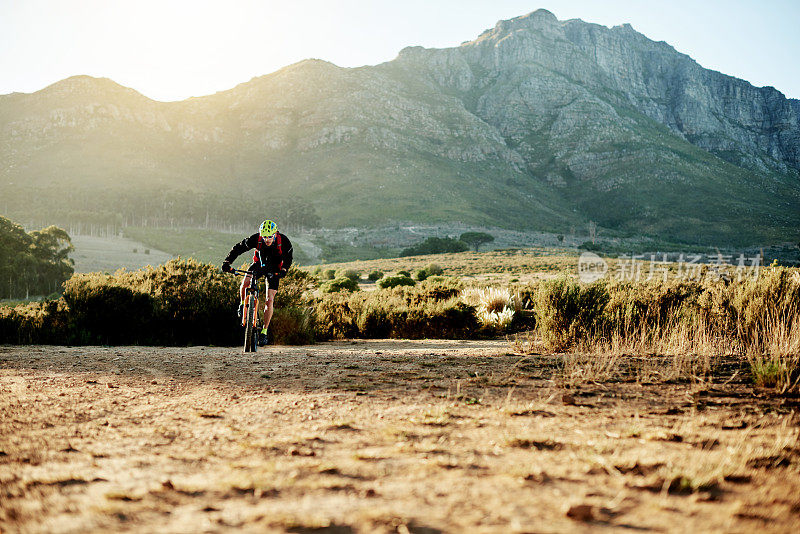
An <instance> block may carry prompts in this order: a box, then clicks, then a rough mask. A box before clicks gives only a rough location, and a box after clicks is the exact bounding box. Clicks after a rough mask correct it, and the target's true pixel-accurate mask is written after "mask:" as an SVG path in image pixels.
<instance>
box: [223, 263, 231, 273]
mask: <svg viewBox="0 0 800 534" xmlns="http://www.w3.org/2000/svg"><path fill="white" fill-rule="evenodd" d="M222 272H223V273H231V272H233V267H231V262H229V261H223V262H222Z"/></svg>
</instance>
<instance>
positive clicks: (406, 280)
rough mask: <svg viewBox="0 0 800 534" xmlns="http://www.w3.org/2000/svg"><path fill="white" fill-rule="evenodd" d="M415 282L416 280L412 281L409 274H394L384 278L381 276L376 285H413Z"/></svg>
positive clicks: (389, 286) (385, 286) (384, 287)
mask: <svg viewBox="0 0 800 534" xmlns="http://www.w3.org/2000/svg"><path fill="white" fill-rule="evenodd" d="M415 283H416V282H414V280H413V279H412V278H411V277H410V276H408V275H402V274H398V275H396V276H387V277H385V278H381V279H380V280H378V287H379V288H381V289H387V288H391V287H397V286H413V285H415Z"/></svg>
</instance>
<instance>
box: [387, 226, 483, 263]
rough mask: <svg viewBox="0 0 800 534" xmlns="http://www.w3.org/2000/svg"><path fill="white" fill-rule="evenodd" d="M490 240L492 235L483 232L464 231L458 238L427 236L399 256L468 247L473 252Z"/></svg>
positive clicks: (434, 252)
mask: <svg viewBox="0 0 800 534" xmlns="http://www.w3.org/2000/svg"><path fill="white" fill-rule="evenodd" d="M492 241H494V236H492V235H491V234H487V233H484V232H464V233H463V234H461V236H460V237H459V238H458V239H454V238H452V237H429V238H427V239H426V240H425V241H423V242H422V243H418V244H417V245H414V246H413V247H408V248H406V249H403V251H402V252H400V257H401V258H403V257H406V256H422V255H426V254H446V253H449V252H464V251H465V250H468V249H469V248H470V247H472V248H473V249H474V250H475V252H478V248H480V246H481V245H483V244H484V243H491V242H492Z"/></svg>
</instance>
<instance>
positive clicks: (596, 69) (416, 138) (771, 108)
mask: <svg viewBox="0 0 800 534" xmlns="http://www.w3.org/2000/svg"><path fill="white" fill-rule="evenodd" d="M0 161H2V167H1V168H0V196H2V197H4V200H0V210H4V211H3V214H6V215H9V216H11V217H12V218H13V217H14V216H15V215H16V216H18V217H21V218H22V220H36V221H43V222H48V221H46V220H45V219H47V218H48V217H49V216H53V214H54V213H59V214H61V216H62V217H92V216H95V217H97V216H99V214H118V213H120V212H121V210H124V209H132V208H130V206H134V205H136V206H139V205H140V204H141V202H139V201H140V200H141V199H144V200H143V202H145V204H146V203H147V199H157V198H160V195H163V194H164V192H169V191H173V192H174V191H183V192H185V193H186V194H190V195H193V194H197V195H204V197H205V198H210V199H213V198H215V196H216V195H220V196H222V195H225V196H233V197H247V198H250V199H253V198H255V199H264V200H263V202H264V205H265V206H267V208H265V211H267V210H268V206H269V205H270V202H271V199H276V198H298V199H302V200H303V201H307V202H310V203H311V204H313V206H314V208H315V210H316V212H317V214H318V215H319V216H320V218H321V224H322V225H324V226H326V227H333V228H336V227H375V226H382V225H391V224H405V223H424V224H431V223H442V224H447V223H460V224H466V225H470V226H474V227H486V228H490V227H503V228H511V229H522V230H538V231H550V232H566V231H569V230H570V229H574V228H575V226H582V225H585V224H587V223H589V222H590V221H593V222H594V223H596V224H597V225H598V226H599V227H600V228H602V229H604V231H606V232H607V233H609V234H610V235H620V236H624V235H647V236H652V237H656V238H659V239H663V240H669V241H677V242H691V243H704V244H747V245H752V244H760V243H773V242H779V241H785V240H792V241H793V242H796V241H797V239H798V233H800V101H798V100H794V99H789V98H786V97H785V96H784V95H783V94H781V93H780V92H779V91H777V90H776V89H774V88H772V87H761V88H759V87H754V86H753V85H751V84H750V83H748V82H746V81H744V80H740V79H737V78H734V77H731V76H726V75H724V74H721V73H719V72H715V71H712V70H708V69H705V68H703V67H701V66H700V65H698V64H697V63H696V62H695V61H694V60H693V59H692V58H690V57H689V56H687V55H685V54H682V53H680V52H677V51H676V50H675V49H674V48H673V47H671V46H670V45H668V44H666V43H664V42H654V41H652V40H650V39H648V38H647V37H645V36H644V35H642V34H640V33H638V32H636V31H635V30H634V29H633V28H632V27H631V26H630V25H627V24H625V25H621V26H615V27H613V28H608V27H606V26H601V25H597V24H591V23H587V22H584V21H582V20H579V19H573V20H566V21H559V20H558V19H557V18H556V17H555V16H554V15H553V14H552V13H550V12H548V11H546V10H538V11H535V12H533V13H530V14H528V15H525V16H521V17H517V18H514V19H511V20H504V21H500V22H498V23H497V25H496V26H495V27H494V28H491V29H489V30H486V31H485V32H483V33H482V34H481V35H480V36H478V37H477V38H476V39H474V40H471V41H467V42H464V43H462V44H461V45H460V46H458V47H454V48H445V49H426V48H421V47H409V48H406V49H404V50H402V51H401V52H400V53H399V55H398V57H397V58H396V59H394V60H392V61H389V62H387V63H383V64H380V65H375V66H365V67H360V68H341V67H337V66H336V65H333V64H331V63H328V62H325V61H321V60H315V59H311V60H306V61H302V62H300V63H296V64H294V65H290V66H288V67H285V68H283V69H281V70H279V71H277V72H274V73H272V74H268V75H265V76H261V77H258V78H254V79H252V80H250V81H249V82H246V83H242V84H240V85H238V86H236V87H234V88H232V89H230V90H227V91H223V92H219V93H216V94H214V95H209V96H205V97H199V98H190V99H187V100H184V101H180V102H158V101H154V100H151V99H148V98H147V97H145V96H143V95H141V94H139V93H138V92H136V91H135V90H133V89H129V88H126V87H123V86H120V85H118V84H116V83H115V82H113V81H111V80H108V79H104V78H91V77H88V76H75V77H72V78H68V79H66V80H63V81H60V82H57V83H55V84H53V85H51V86H49V87H47V88H45V89H42V90H41V91H38V92H35V93H30V94H22V93H12V94H8V95H2V96H0ZM136 199H138V200H136ZM134 200H136V202H134ZM154 203H155V204H158V202H157V201H156V202H154ZM137 209H138V208H137ZM159 209H161V208H159ZM164 209H168V208H167V206H166V205H165V206H164ZM235 216H236V214H230V217H232V218H235ZM25 217H27V219H25ZM232 220H233V219H232ZM53 222H55V221H53Z"/></svg>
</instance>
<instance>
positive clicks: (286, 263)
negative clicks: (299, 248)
mask: <svg viewBox="0 0 800 534" xmlns="http://www.w3.org/2000/svg"><path fill="white" fill-rule="evenodd" d="M283 240H284V241H283V246H282V247H281V248H282V249H283V250H282V252H283V257H282V258H281V260H282V261H283V265H282V266H281V268H282V269H285V270H287V271H288V270H289V267H291V266H292V252H293V247H292V242H291V241H289V238H288V237H286V236H284V237H283Z"/></svg>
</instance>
